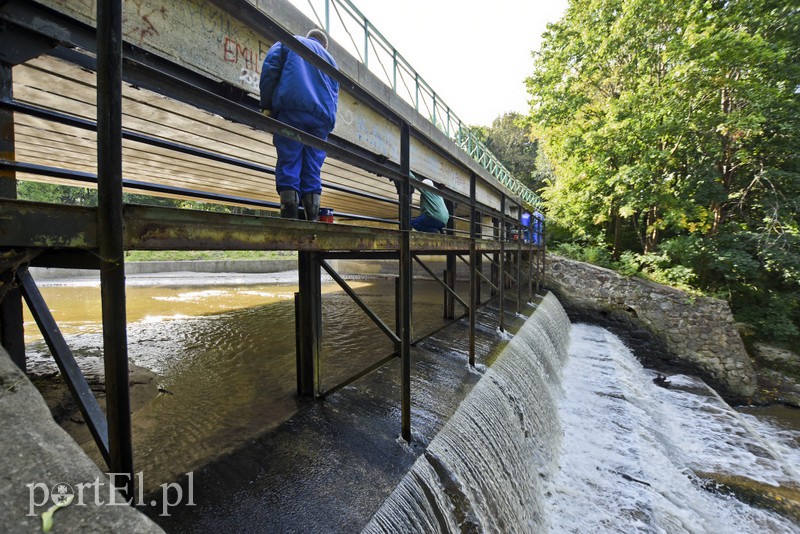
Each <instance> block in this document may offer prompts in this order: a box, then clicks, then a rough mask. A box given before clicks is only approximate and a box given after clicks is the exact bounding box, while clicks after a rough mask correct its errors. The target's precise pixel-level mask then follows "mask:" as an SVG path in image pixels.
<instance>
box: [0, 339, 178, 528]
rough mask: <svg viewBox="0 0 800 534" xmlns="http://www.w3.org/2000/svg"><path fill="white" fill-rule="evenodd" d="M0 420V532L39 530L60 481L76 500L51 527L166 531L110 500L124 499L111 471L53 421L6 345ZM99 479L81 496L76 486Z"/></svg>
mask: <svg viewBox="0 0 800 534" xmlns="http://www.w3.org/2000/svg"><path fill="white" fill-rule="evenodd" d="M0 421H2V424H3V429H2V432H0V450H2V451H3V454H2V455H0V473H2V476H0V495H2V496H3V506H0V532H40V531H41V530H40V529H41V526H42V519H41V513H42V512H44V511H45V510H47V509H48V508H49V507H50V506H52V505H53V501H52V500H50V499H47V497H48V496H52V493H50V490H51V488H56V487H57V485H59V484H68V485H69V488H70V490H72V492H74V493H73V495H75V499H74V500H73V502H72V503H70V504H69V505H67V506H65V507H64V508H62V509H60V510H57V511H56V512H55V513H54V514H53V530H52V532H86V533H94V532H97V533H107V532H136V533H141V534H144V533H157V532H163V530H161V528H160V527H159V526H158V525H156V524H155V523H153V522H152V521H151V520H150V519H148V518H147V517H145V516H144V515H143V514H141V513H140V512H139V511H138V510H136V508H133V507H131V506H127V505H124V504H123V505H121V506H114V505H110V504H109V503H111V502H112V497H113V500H114V502H116V503H117V504H121V503H123V502H124V500H123V498H122V497H121V496H120V495H119V494H117V493H116V492H112V491H111V490H110V482H109V478H108V476H107V475H106V474H104V473H102V472H101V471H100V469H98V467H97V466H96V465H95V464H94V462H92V460H90V459H89V457H88V456H86V454H85V453H84V452H83V450H82V449H81V448H80V447H79V446H78V444H77V443H75V441H74V440H73V439H72V438H71V437H70V436H69V435H68V434H67V433H66V432H65V431H64V430H63V429H62V428H61V427H59V426H58V425H57V424H56V423H55V421H53V416H52V415H51V414H50V409H49V408H48V407H47V404H45V401H44V399H42V396H41V395H40V394H39V391H38V390H37V389H36V387H35V386H34V385H33V384H32V383H31V382H30V381H29V380H28V378H27V377H26V376H25V374H23V373H22V372H21V371H20V370H19V369H18V368H17V366H16V365H14V363H12V362H11V358H9V356H8V353H6V352H5V350H3V349H2V348H0ZM96 480H97V481H98V485H97V486H95V487H96V488H98V492H97V498H95V497H96V496H95V490H94V489H93V488H90V489H87V491H86V493H85V495H84V496H83V498H82V499H81V498H79V495H78V493H77V492H78V490H77V489H76V488H77V485H78V484H93V483H94V482H95V481H96ZM119 480H121V479H119ZM119 480H118V481H117V484H119ZM29 484H31V485H36V484H40V485H41V486H30V487H29V486H28V485H29ZM64 487H65V488H66V486H64ZM32 491H33V505H32V504H31V492H32ZM45 500H46V502H45Z"/></svg>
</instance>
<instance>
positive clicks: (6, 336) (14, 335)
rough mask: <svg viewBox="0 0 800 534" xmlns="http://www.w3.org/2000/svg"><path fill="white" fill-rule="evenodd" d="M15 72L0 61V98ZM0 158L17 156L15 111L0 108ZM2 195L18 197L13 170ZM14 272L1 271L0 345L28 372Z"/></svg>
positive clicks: (0, 173) (7, 94)
mask: <svg viewBox="0 0 800 534" xmlns="http://www.w3.org/2000/svg"><path fill="white" fill-rule="evenodd" d="M13 81H14V80H13V73H12V67H11V65H9V64H8V63H0V99H1V100H13V98H14V92H13V86H14V84H13ZM0 158H2V159H5V160H8V161H14V160H15V159H16V150H15V138H14V113H13V112H12V111H7V110H0ZM0 198H17V175H16V172H14V171H13V170H0ZM13 281H14V273H13V272H12V271H10V270H9V271H7V272H5V273H0V283H2V284H3V286H4V287H12V288H11V289H9V290H8V291H7V292H6V294H5V296H4V297H3V298H2V302H0V344H2V345H3V348H4V349H6V351H7V352H8V355H9V356H11V361H13V362H14V363H15V364H16V365H17V367H19V368H20V369H21V370H22V372H23V373H24V372H26V371H27V361H26V358H25V331H24V328H23V319H22V295H21V294H20V292H19V290H18V289H16V288H13Z"/></svg>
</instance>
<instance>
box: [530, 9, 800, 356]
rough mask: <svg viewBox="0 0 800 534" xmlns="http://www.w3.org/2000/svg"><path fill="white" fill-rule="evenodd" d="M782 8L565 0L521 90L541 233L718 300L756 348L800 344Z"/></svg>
mask: <svg viewBox="0 0 800 534" xmlns="http://www.w3.org/2000/svg"><path fill="white" fill-rule="evenodd" d="M791 4H792V3H791V2H790V3H786V2H783V1H778V0H727V1H718V0H675V1H673V2H670V3H666V2H652V1H650V0H625V1H622V0H572V2H571V3H570V6H569V9H568V10H567V12H566V14H565V16H564V18H563V19H562V20H561V21H559V22H558V23H556V24H552V25H550V26H548V31H547V33H546V34H545V36H544V44H543V46H542V49H541V50H540V51H539V52H538V53H537V54H536V56H535V65H534V71H533V75H532V76H531V77H530V78H529V79H528V80H527V84H528V89H529V92H530V94H531V103H532V107H531V114H530V121H531V123H532V124H533V125H534V130H535V133H536V135H537V136H539V137H540V138H542V139H544V152H545V153H546V155H547V157H548V158H549V161H550V163H551V165H552V174H551V175H550V177H549V179H547V180H546V184H547V186H546V187H545V189H544V191H543V192H542V196H543V197H544V198H545V200H546V201H547V203H548V220H549V222H550V228H553V227H556V228H560V229H562V230H563V231H564V232H566V233H567V234H568V236H567V237H566V239H568V240H571V241H575V240H580V241H583V242H588V243H593V244H594V245H595V246H596V245H602V246H604V247H606V249H607V250H608V251H609V252H610V255H611V259H612V263H613V265H614V266H616V268H618V269H620V270H621V272H623V273H625V274H628V275H639V276H647V277H649V278H652V279H654V280H657V281H662V282H665V283H670V284H672V285H678V286H682V287H689V288H693V289H696V290H700V291H703V292H706V293H710V294H714V295H717V296H722V297H725V298H728V299H729V300H730V302H731V304H732V307H733V309H734V312H735V314H736V316H737V318H738V319H739V320H740V321H743V322H746V323H747V324H748V325H750V326H751V327H752V329H753V331H755V332H756V333H757V334H758V335H759V336H761V337H764V338H771V339H780V340H785V341H788V340H790V339H795V340H796V341H800V333H799V331H800V329H799V327H798V325H800V313H799V312H798V309H797V295H798V292H799V291H800V153H798V150H797V147H798V146H800V86H798V80H800V9H798V8H797V6H796V5H795V6H794V7H792V5H791ZM582 254H583V255H584V256H586V253H585V252H582ZM779 316H780V317H779Z"/></svg>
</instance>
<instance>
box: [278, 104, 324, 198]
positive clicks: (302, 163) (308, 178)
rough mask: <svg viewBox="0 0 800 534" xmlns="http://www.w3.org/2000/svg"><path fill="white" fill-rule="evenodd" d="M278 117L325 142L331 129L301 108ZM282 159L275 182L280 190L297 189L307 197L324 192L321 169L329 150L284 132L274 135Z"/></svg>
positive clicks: (280, 114)
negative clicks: (296, 138)
mask: <svg viewBox="0 0 800 534" xmlns="http://www.w3.org/2000/svg"><path fill="white" fill-rule="evenodd" d="M275 118H276V119H277V120H279V121H281V122H284V123H286V124H288V125H289V126H293V127H294V128H297V129H298V130H302V131H304V132H306V133H309V134H311V135H313V136H315V137H319V138H320V139H322V140H323V141H324V140H326V139H328V134H329V133H330V130H329V129H328V128H327V127H323V126H320V125H319V120H318V119H316V118H315V117H313V116H311V115H309V114H308V113H302V112H297V111H280V112H279V113H278V114H277V115H276V116H275ZM273 143H274V145H275V149H276V150H277V151H278V162H277V163H276V164H275V182H276V185H277V190H278V192H281V191H283V190H285V189H294V190H295V191H297V192H298V193H300V198H303V197H304V196H305V195H307V194H308V193H322V185H321V180H320V177H319V171H320V169H321V168H322V163H323V162H324V161H325V151H324V150H320V149H318V148H314V147H311V146H307V145H304V144H303V143H301V142H299V141H295V140H294V139H289V138H288V137H284V136H282V135H278V134H275V135H274V136H273Z"/></svg>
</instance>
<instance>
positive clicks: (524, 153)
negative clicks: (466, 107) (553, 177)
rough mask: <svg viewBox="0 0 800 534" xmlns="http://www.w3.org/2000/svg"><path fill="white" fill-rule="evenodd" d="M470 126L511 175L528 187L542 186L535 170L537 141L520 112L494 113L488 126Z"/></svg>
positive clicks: (534, 189) (532, 188)
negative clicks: (497, 114) (495, 115)
mask: <svg viewBox="0 0 800 534" xmlns="http://www.w3.org/2000/svg"><path fill="white" fill-rule="evenodd" d="M470 130H471V131H472V132H473V133H474V134H475V135H476V137H477V138H478V139H479V140H480V141H482V142H483V144H485V145H486V148H488V149H489V150H490V151H491V152H492V154H494V155H495V156H497V159H498V160H500V162H501V163H502V164H503V165H505V166H506V168H507V169H508V170H509V171H511V174H512V175H513V176H514V177H515V178H517V179H519V180H520V181H521V182H522V183H523V184H525V185H526V186H527V187H528V188H529V189H531V190H532V191H536V190H538V189H540V188H541V187H542V185H543V182H542V181H540V180H539V179H537V175H536V173H535V170H536V158H537V155H538V152H539V150H538V147H539V143H538V140H537V139H536V138H534V137H533V136H532V135H531V131H530V127H529V125H528V124H527V123H526V122H525V118H524V117H523V116H522V115H520V114H519V113H506V114H504V115H501V116H499V117H497V118H496V119H495V120H494V121H493V122H492V126H491V127H490V128H487V127H485V126H474V127H471V128H470Z"/></svg>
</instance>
